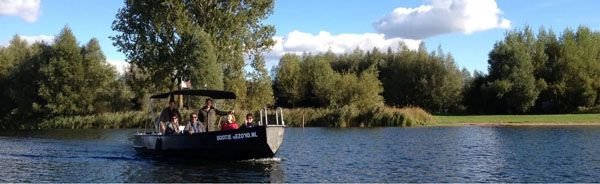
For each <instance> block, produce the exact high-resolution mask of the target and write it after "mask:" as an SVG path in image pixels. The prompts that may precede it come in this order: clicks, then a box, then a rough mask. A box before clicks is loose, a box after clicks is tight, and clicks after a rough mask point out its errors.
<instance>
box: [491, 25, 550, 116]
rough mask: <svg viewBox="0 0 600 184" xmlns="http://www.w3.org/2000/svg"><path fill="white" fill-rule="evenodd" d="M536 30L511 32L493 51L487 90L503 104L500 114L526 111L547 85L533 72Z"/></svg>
mask: <svg viewBox="0 0 600 184" xmlns="http://www.w3.org/2000/svg"><path fill="white" fill-rule="evenodd" d="M533 42H534V37H533V33H532V32H531V30H530V29H529V28H528V27H526V28H525V30H524V31H522V32H521V31H509V32H508V33H507V34H506V37H505V39H504V40H503V41H500V42H497V43H496V44H495V45H494V49H493V50H492V51H491V52H490V54H489V56H490V59H489V60H488V63H489V65H490V66H489V74H490V75H489V76H488V77H489V79H488V80H489V82H488V83H486V84H485V87H484V89H487V91H486V92H488V93H491V94H490V95H493V96H495V97H496V98H494V100H497V101H498V103H499V106H498V110H499V112H500V113H508V114H513V113H525V112H527V111H528V110H529V109H530V108H531V107H533V105H534V104H535V101H536V99H537V97H538V95H539V94H540V91H541V90H543V89H544V88H545V82H544V81H542V80H536V79H535V77H534V75H533V72H534V66H533V64H532V58H533V56H532V55H531V52H530V50H531V48H532V45H533Z"/></svg>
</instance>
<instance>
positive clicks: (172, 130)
mask: <svg viewBox="0 0 600 184" xmlns="http://www.w3.org/2000/svg"><path fill="white" fill-rule="evenodd" d="M165 134H179V118H178V117H177V114H173V115H172V116H171V121H169V122H167V127H166V129H165Z"/></svg>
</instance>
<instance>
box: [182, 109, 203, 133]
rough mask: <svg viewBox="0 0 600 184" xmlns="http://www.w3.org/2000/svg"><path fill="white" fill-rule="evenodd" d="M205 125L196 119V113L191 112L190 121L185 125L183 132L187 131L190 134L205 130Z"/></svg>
mask: <svg viewBox="0 0 600 184" xmlns="http://www.w3.org/2000/svg"><path fill="white" fill-rule="evenodd" d="M205 131H206V129H205V126H204V124H203V123H202V122H200V121H198V114H196V113H192V114H191V115H190V121H189V122H188V123H187V125H185V129H183V132H185V133H188V134H190V135H192V134H195V133H200V132H205Z"/></svg>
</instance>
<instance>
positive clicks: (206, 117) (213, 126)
mask: <svg viewBox="0 0 600 184" xmlns="http://www.w3.org/2000/svg"><path fill="white" fill-rule="evenodd" d="M212 102H213V101H212V99H210V98H209V99H206V101H205V103H206V104H205V105H204V107H202V108H201V109H200V112H199V113H198V115H199V116H198V118H200V119H199V120H200V122H203V123H204V124H205V125H206V130H207V132H211V131H216V130H219V129H218V125H217V115H220V116H224V115H227V114H229V113H232V112H233V111H230V112H227V111H220V110H218V109H216V108H215V107H213V106H212Z"/></svg>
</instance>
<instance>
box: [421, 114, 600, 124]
mask: <svg viewBox="0 0 600 184" xmlns="http://www.w3.org/2000/svg"><path fill="white" fill-rule="evenodd" d="M436 117H437V118H438V121H437V122H435V123H432V124H430V125H465V124H468V125H478V124H479V125H489V124H499V125H536V124H539V125H561V124H564V125H570V124H600V114H551V115H481V116H436Z"/></svg>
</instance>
